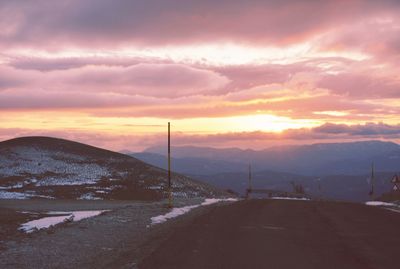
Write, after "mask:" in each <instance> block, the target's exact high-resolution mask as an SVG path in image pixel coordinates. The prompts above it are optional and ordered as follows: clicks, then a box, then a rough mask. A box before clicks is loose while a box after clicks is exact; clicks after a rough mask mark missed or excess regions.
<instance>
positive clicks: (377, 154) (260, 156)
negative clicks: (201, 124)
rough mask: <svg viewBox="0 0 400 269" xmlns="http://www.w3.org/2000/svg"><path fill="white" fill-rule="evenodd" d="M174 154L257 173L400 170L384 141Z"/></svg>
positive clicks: (397, 155) (394, 151) (397, 149)
mask: <svg viewBox="0 0 400 269" xmlns="http://www.w3.org/2000/svg"><path fill="white" fill-rule="evenodd" d="M145 152H146V153H156V154H164V152H165V149H164V148H160V147H151V148H148V149H146V150H145ZM172 153H173V156H174V158H178V159H179V158H181V159H182V158H201V159H205V160H214V161H224V162H228V163H230V164H231V165H232V168H234V167H235V166H236V168H237V170H238V169H239V168H240V169H241V168H242V166H243V165H244V164H248V163H251V164H252V166H253V169H254V170H255V171H262V170H274V171H282V172H290V173H296V174H303V175H310V176H316V175H320V176H322V175H331V174H345V175H357V174H363V173H365V172H366V171H368V170H369V169H370V166H371V163H372V162H374V163H375V166H376V169H377V170H379V171H396V170H398V169H399V170H400V168H399V166H400V146H399V145H398V144H396V143H393V142H383V141H362V142H348V143H326V144H313V145H302V146H279V147H271V148H268V149H264V150H259V151H256V150H250V149H248V150H242V149H238V148H227V149H215V148H204V147H193V146H187V147H173V148H172ZM239 164H241V165H242V166H240V165H239Z"/></svg>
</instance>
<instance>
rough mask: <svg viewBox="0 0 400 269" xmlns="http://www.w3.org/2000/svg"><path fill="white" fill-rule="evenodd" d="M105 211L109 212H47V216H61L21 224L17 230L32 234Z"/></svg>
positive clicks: (101, 211)
mask: <svg viewBox="0 0 400 269" xmlns="http://www.w3.org/2000/svg"><path fill="white" fill-rule="evenodd" d="M106 211H109V210H90V211H71V212H53V211H50V212H48V215H61V216H52V217H44V218H41V219H37V220H32V221H29V222H26V223H24V224H22V225H21V227H20V228H19V230H20V231H24V232H26V233H32V232H34V231H37V230H41V229H46V228H49V227H51V226H54V225H57V224H59V223H63V222H66V221H80V220H82V219H86V218H90V217H94V216H97V215H100V214H101V213H103V212H106Z"/></svg>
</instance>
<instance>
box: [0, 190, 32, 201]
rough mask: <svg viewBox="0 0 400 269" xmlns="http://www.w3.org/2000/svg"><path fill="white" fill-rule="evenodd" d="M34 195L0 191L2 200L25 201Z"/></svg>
mask: <svg viewBox="0 0 400 269" xmlns="http://www.w3.org/2000/svg"><path fill="white" fill-rule="evenodd" d="M32 196H33V195H32V194H27V193H21V192H8V191H0V199H17V200H25V199H29V198H31V197H32Z"/></svg>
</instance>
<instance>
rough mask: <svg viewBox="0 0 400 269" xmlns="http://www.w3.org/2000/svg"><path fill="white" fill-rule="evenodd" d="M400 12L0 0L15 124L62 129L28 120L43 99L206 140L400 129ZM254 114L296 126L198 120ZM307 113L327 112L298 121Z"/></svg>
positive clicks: (371, 4) (5, 91)
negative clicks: (203, 128) (202, 126)
mask: <svg viewBox="0 0 400 269" xmlns="http://www.w3.org/2000/svg"><path fill="white" fill-rule="evenodd" d="M399 18H400V4H399V3H398V1H394V0H393V1H389V0H387V1H386V0H385V1H372V0H369V1H367V0H365V1H358V0H354V1H353V0H349V1H305V0H304V1H278V0H270V1H261V0H250V1H228V0H222V1H211V0H210V1H208V0H206V1H204V0H203V1H179V0H172V1H162V0H146V1H144V0H143V1H141V0H138V1H129V0H117V1H106V0H96V1H95V0H85V1H78V0H61V1H45V0H38V1H28V2H27V1H1V0H0V49H1V53H0V112H1V113H2V117H3V119H5V120H6V121H5V123H4V126H3V127H2V128H4V130H5V129H7V130H12V129H13V128H15V126H14V124H13V120H12V119H13V117H17V118H18V119H24V121H22V120H21V124H22V127H21V128H22V129H24V130H31V132H32V133H40V132H45V133H46V132H49V133H52V132H53V129H54V128H50V127H49V126H46V127H41V126H36V127H35V128H24V127H26V126H32V125H33V122H36V121H37V119H36V118H35V116H33V115H34V113H33V112H37V111H43V112H45V113H53V114H60V113H68V115H73V116H71V118H70V119H68V122H75V123H76V126H75V127H76V129H79V130H80V132H76V134H77V135H76V136H74V137H78V138H79V135H78V133H79V134H80V135H82V137H83V136H84V134H85V133H87V132H89V130H85V128H86V127H85V125H84V124H80V122H83V121H84V120H86V119H87V118H91V119H96V120H97V121H104V120H106V119H107V120H109V125H110V128H112V127H113V125H114V124H116V123H118V124H120V123H121V122H122V123H123V124H131V123H133V124H135V121H136V119H139V118H140V119H141V121H143V118H149V119H152V121H154V120H155V121H158V123H160V124H164V123H165V122H166V121H168V120H179V121H182V122H184V125H185V131H187V132H189V133H188V134H186V135H185V136H184V138H182V141H183V140H184V139H189V138H191V139H193V143H195V142H196V141H200V140H201V139H204V141H209V142H210V143H211V142H212V141H215V143H217V142H218V141H219V142H218V143H220V144H224V139H227V141H231V140H232V137H233V138H234V137H236V138H240V137H242V138H243V139H242V140H241V141H245V140H246V139H247V138H248V139H247V140H246V141H249V142H247V143H248V146H251V143H250V141H251V140H252V139H255V140H257V141H264V142H263V143H264V144H260V146H263V145H265V143H266V142H265V140H263V139H258V137H261V138H263V137H264V138H266V137H269V138H271V139H273V140H274V139H275V138H279V139H281V140H286V141H291V140H293V139H294V137H297V138H298V139H302V137H305V139H304V140H307V141H311V140H312V139H315V140H319V139H326V138H325V137H329V140H331V139H336V140H338V141H339V140H344V139H352V138H353V139H362V138H363V137H365V138H371V137H372V138H382V139H390V137H393V139H397V135H398V133H397V131H396V130H397V128H398V124H399V122H400V116H399V115H400V105H399V104H400V75H399V74H400V38H398V37H399V36H400V19H399ZM252 115H253V116H254V117H255V118H257V116H259V115H272V116H279V117H284V118H285V119H287V121H288V122H289V123H288V124H287V129H288V130H287V131H285V132H283V133H281V134H276V133H269V132H268V131H267V133H265V132H266V131H265V130H264V129H263V130H260V132H257V131H255V132H254V128H251V129H249V130H248V131H247V132H244V133H238V132H237V130H235V129H234V128H232V127H231V126H228V125H226V131H225V132H223V133H222V134H220V132H219V131H217V128H216V129H215V130H214V132H213V131H210V130H209V131H208V133H207V134H197V133H196V132H197V129H198V126H195V125H193V123H192V122H195V119H210V121H211V119H215V118H218V119H221V120H220V122H221V125H224V124H225V123H224V120H223V119H225V118H226V119H227V120H226V122H228V121H229V120H228V119H230V118H240V117H241V116H252ZM44 120H45V119H44ZM299 121H302V122H308V121H309V122H313V125H305V126H303V128H298V127H297V128H298V129H297V130H293V126H299V125H298V122H299ZM3 122H4V121H3ZM316 123H318V124H319V125H320V127H316V128H315V124H316ZM237 124H238V125H240V124H241V122H238V123H237ZM24 125H25V126H24ZM63 126H64V127H65V128H66V127H67V125H66V124H64V125H63V123H62V122H60V126H59V127H60V128H62V127H63ZM68 126H69V125H68ZM69 127H70V126H69ZM218 127H220V126H218ZM270 127H271V128H270V130H271V131H273V130H275V129H276V128H274V126H270ZM50 129H51V131H50ZM0 130H2V129H0ZM218 130H219V129H218ZM24 132H25V131H24ZM90 132H91V131H90ZM98 132H99V135H104V136H108V135H109V134H107V135H106V134H105V132H104V130H100V129H99V130H98ZM142 132H145V127H143V130H142ZM374 132H375V133H374ZM26 133H27V134H29V131H26ZM71 134H72V131H71ZM154 135H155V136H157V135H158V134H157V132H155V133H154ZM111 136H113V137H114V136H115V133H114V134H112V135H111ZM3 137H7V136H5V135H4V136H3ZM120 140H121V141H123V140H124V139H122V138H120ZM232 141H233V140H232ZM138 143H139V142H138ZM121 144H123V143H122V142H121ZM139 144H140V143H139ZM257 146H259V145H257Z"/></svg>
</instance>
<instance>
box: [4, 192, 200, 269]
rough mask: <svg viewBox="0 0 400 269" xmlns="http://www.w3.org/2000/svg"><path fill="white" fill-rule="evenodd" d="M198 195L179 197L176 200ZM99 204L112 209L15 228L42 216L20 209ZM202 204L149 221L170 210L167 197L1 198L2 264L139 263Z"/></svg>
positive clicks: (92, 207) (183, 202) (116, 265)
mask: <svg viewBox="0 0 400 269" xmlns="http://www.w3.org/2000/svg"><path fill="white" fill-rule="evenodd" d="M200 201H201V199H191V200H185V199H181V200H178V201H175V206H183V205H187V204H194V203H196V204H197V203H199V202H200ZM100 209H109V210H111V211H108V212H105V213H103V214H102V215H100V216H97V217H93V218H89V219H84V220H81V221H79V222H73V223H66V224H60V225H57V226H56V227H54V228H51V229H47V230H41V231H39V232H35V233H33V234H24V233H22V232H19V231H17V228H18V226H19V225H20V224H21V223H23V222H26V221H28V220H31V219H35V218H38V217H39V216H41V215H35V214H33V213H30V214H27V213H20V211H29V212H39V213H43V212H45V211H72V210H100ZM203 210H207V209H205V208H198V209H196V210H194V212H193V213H192V214H189V215H188V216H184V217H182V218H179V221H176V220H172V221H169V222H167V223H165V224H162V225H154V226H150V227H149V225H150V218H151V217H153V216H157V215H160V214H164V213H166V212H167V211H168V209H167V208H166V207H165V201H161V202H135V201H68V200H64V201H48V200H22V201H21V200H1V201H0V216H1V220H0V268H136V264H137V263H138V262H140V260H141V259H142V258H143V257H145V256H147V255H149V254H150V253H151V252H152V251H154V249H155V247H157V246H158V245H159V244H160V243H161V242H162V241H163V240H164V239H165V238H166V237H167V236H168V235H169V234H170V233H171V232H172V231H173V229H174V228H175V227H177V226H179V225H183V223H184V222H185V219H190V218H192V217H194V216H196V215H197V214H200V212H202V211H203ZM177 223H179V224H177Z"/></svg>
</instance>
